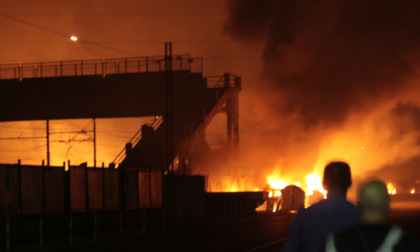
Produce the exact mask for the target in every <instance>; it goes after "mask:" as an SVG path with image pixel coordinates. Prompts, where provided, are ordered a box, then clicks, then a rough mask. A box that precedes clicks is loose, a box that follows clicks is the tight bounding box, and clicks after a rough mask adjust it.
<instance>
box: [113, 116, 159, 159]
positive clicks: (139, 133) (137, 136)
mask: <svg viewBox="0 0 420 252" xmlns="http://www.w3.org/2000/svg"><path fill="white" fill-rule="evenodd" d="M162 122H163V116H156V118H155V120H154V121H153V122H152V123H151V124H150V125H149V126H150V127H153V129H154V130H156V129H157V128H158V127H159V126H160V125H161V124H162ZM141 137H142V130H141V128H140V129H139V130H138V131H137V132H136V134H134V136H133V137H132V138H131V139H130V141H128V143H127V144H131V145H132V146H133V147H134V146H135V145H136V144H137V143H138V142H139V141H140V139H141ZM126 155H127V153H126V149H125V148H124V149H122V150H121V152H120V153H118V155H117V157H116V158H115V159H114V161H112V163H113V164H115V165H116V166H117V165H119V164H120V163H121V162H122V160H124V158H125V157H126Z"/></svg>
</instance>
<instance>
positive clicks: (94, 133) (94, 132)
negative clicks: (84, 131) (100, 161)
mask: <svg viewBox="0 0 420 252" xmlns="http://www.w3.org/2000/svg"><path fill="white" fill-rule="evenodd" d="M93 167H94V168H96V118H93Z"/></svg>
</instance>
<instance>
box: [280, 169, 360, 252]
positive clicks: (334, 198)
mask: <svg viewBox="0 0 420 252" xmlns="http://www.w3.org/2000/svg"><path fill="white" fill-rule="evenodd" d="M351 182H352V181H351V172H350V167H349V166H348V164H346V163H344V162H331V163H329V164H328V165H327V166H326V167H325V170H324V179H323V186H324V188H325V190H327V191H328V193H327V199H324V200H321V201H320V202H318V203H315V204H314V205H312V206H310V207H309V208H307V209H301V210H299V212H298V214H297V215H296V217H295V219H294V221H293V225H292V227H291V229H290V232H289V236H288V237H287V240H286V242H285V243H284V245H283V248H282V251H283V252H294V251H296V252H298V251H302V250H303V251H315V252H318V251H319V252H321V251H324V250H325V240H326V238H327V235H328V234H329V233H331V232H334V231H341V230H344V229H347V228H349V227H353V226H356V225H357V224H358V223H359V214H358V212H357V209H356V207H355V206H354V205H353V204H352V203H350V202H348V201H347V200H346V195H347V189H348V188H349V187H350V186H351Z"/></svg>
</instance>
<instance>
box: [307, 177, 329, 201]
mask: <svg viewBox="0 0 420 252" xmlns="http://www.w3.org/2000/svg"><path fill="white" fill-rule="evenodd" d="M306 185H307V186H306V195H308V196H309V195H313V194H314V191H315V190H318V191H320V192H321V193H322V194H324V197H325V196H326V195H327V191H325V190H324V187H323V186H322V182H321V177H320V176H319V175H318V174H317V173H316V172H314V173H310V174H308V175H306Z"/></svg>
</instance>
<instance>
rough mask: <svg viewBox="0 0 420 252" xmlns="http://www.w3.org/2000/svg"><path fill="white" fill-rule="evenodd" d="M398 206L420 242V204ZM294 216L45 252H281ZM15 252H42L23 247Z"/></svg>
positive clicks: (399, 218) (395, 217)
mask: <svg viewBox="0 0 420 252" xmlns="http://www.w3.org/2000/svg"><path fill="white" fill-rule="evenodd" d="M416 204H417V205H415V204H411V203H408V204H398V205H394V206H393V209H392V211H391V213H390V222H391V223H392V224H397V225H399V226H402V227H403V228H404V229H405V230H407V231H408V232H410V233H411V234H412V235H413V236H415V237H416V238H417V239H418V241H420V204H418V203H416ZM293 218H294V215H283V216H279V215H275V214H270V213H258V214H257V215H255V216H250V217H245V218H240V219H231V220H224V221H222V220H220V221H219V222H216V223H210V224H206V225H202V226H200V227H198V228H184V229H182V230H180V229H178V230H168V231H167V232H165V233H148V234H141V233H135V232H133V233H131V234H127V235H125V238H124V239H117V238H115V236H109V237H102V238H101V239H98V240H97V241H90V240H89V239H86V240H84V241H81V242H80V243H79V245H77V246H74V247H72V248H68V247H66V246H63V247H61V246H60V243H59V241H57V243H56V244H45V247H44V250H43V251H86V252H96V251H113V252H114V251H212V252H213V251H248V252H251V251H259V252H262V251H280V250H281V246H282V243H283V241H284V240H285V238H286V236H287V233H288V230H289V228H290V225H291V223H292V221H293ZM12 251H39V250H38V249H30V247H26V248H24V247H22V248H20V249H19V250H12Z"/></svg>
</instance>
